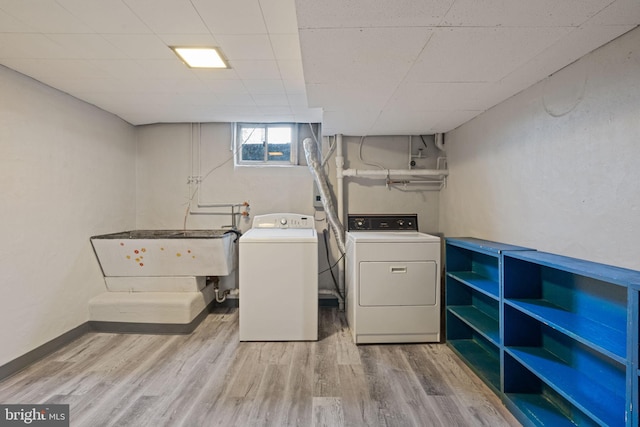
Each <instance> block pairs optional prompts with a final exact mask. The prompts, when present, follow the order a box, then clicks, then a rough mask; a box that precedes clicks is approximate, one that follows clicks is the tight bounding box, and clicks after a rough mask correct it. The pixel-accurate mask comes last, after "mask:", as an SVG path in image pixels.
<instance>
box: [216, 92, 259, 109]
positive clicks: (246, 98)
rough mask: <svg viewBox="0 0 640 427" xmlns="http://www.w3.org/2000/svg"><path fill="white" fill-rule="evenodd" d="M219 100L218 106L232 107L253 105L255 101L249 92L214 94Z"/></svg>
mask: <svg viewBox="0 0 640 427" xmlns="http://www.w3.org/2000/svg"><path fill="white" fill-rule="evenodd" d="M216 97H217V98H218V100H219V105H220V106H232V107H255V105H256V102H255V101H254V100H253V97H251V95H249V94H237V93H234V94H227V93H220V94H216Z"/></svg>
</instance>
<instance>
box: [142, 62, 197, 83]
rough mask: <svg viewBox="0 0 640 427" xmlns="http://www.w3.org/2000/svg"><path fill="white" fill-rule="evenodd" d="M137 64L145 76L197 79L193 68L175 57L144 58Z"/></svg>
mask: <svg viewBox="0 0 640 427" xmlns="http://www.w3.org/2000/svg"><path fill="white" fill-rule="evenodd" d="M138 66H139V67H140V69H142V72H143V73H144V74H145V75H146V76H147V78H155V79H178V80H184V79H189V80H199V79H198V76H197V74H196V73H194V72H193V71H194V70H193V69H191V68H189V67H187V66H186V65H185V64H183V63H182V62H180V61H179V60H178V59H177V58H175V59H173V58H172V59H145V60H140V61H138Z"/></svg>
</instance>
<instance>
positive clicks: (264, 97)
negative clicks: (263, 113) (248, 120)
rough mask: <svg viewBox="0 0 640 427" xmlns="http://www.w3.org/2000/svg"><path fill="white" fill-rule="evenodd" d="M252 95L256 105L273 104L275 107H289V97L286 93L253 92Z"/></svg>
mask: <svg viewBox="0 0 640 427" xmlns="http://www.w3.org/2000/svg"><path fill="white" fill-rule="evenodd" d="M251 96H252V97H253V100H254V101H255V103H256V105H259V106H261V107H265V106H269V105H272V106H274V107H284V106H286V107H289V98H287V95H286V94H284V93H278V94H260V93H258V94H256V93H252V94H251Z"/></svg>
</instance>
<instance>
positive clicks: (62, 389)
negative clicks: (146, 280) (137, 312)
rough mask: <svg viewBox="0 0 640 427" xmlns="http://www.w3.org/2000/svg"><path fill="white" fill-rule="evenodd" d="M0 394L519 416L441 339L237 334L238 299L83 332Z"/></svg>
mask: <svg viewBox="0 0 640 427" xmlns="http://www.w3.org/2000/svg"><path fill="white" fill-rule="evenodd" d="M0 402H1V403H21V404H39V403H65V404H69V405H70V418H71V426H87V427H89V426H90V427H97V426H136V427H144V426H154V427H157V426H171V427H173V426H188V427H191V426H194V427H198V426H262V425H264V426H447V427H449V426H491V427H497V426H512V425H520V424H518V422H517V421H516V420H515V419H514V418H513V416H512V415H511V414H510V413H509V412H508V411H507V409H506V408H505V407H504V406H503V405H502V403H501V402H500V400H499V398H498V397H496V396H495V395H494V394H493V393H492V392H491V391H490V390H489V389H488V388H487V387H486V386H485V385H484V384H483V383H482V382H481V381H480V380H479V379H478V378H477V377H475V375H474V374H473V373H471V371H470V370H469V369H468V368H467V367H466V366H464V365H463V364H462V362H460V361H459V359H458V358H457V356H456V355H454V354H453V353H452V351H451V350H450V349H449V348H448V347H447V346H446V345H443V344H403V345H395V344H394V345H390V344H385V345H361V346H356V345H354V344H353V341H352V339H351V335H350V334H349V329H348V326H347V324H346V322H345V319H344V313H341V312H339V311H337V310H336V309H335V308H322V309H321V310H320V339H319V341H317V342H264V343H253V342H243V343H241V342H239V341H238V310H237V309H230V308H218V309H216V310H215V311H214V312H213V313H211V314H209V315H208V316H207V318H206V319H205V320H204V321H203V322H202V323H201V324H200V325H199V326H198V328H197V329H196V330H195V331H194V332H193V333H192V334H190V335H137V334H106V333H93V332H92V333H88V334H86V335H84V336H82V337H81V338H79V339H77V340H76V341H74V342H72V343H71V344H69V345H67V346H65V347H64V348H62V349H60V350H59V351H57V352H55V353H54V354H52V355H50V356H48V357H47V358H45V359H43V360H41V361H39V362H37V363H35V364H33V365H31V366H29V367H28V368H27V369H25V370H23V371H22V372H19V373H18V374H16V375H14V376H12V377H10V378H7V379H5V380H4V381H2V382H0Z"/></svg>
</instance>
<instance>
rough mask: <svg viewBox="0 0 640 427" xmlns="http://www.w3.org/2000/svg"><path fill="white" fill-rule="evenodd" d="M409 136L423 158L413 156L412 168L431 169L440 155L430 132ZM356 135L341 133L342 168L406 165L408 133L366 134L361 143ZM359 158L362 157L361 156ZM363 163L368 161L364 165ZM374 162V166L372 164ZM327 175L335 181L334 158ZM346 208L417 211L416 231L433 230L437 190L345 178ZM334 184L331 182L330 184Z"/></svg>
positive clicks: (369, 211) (357, 211) (354, 210)
mask: <svg viewBox="0 0 640 427" xmlns="http://www.w3.org/2000/svg"><path fill="white" fill-rule="evenodd" d="M424 141H425V143H426V146H425V145H423V143H422V140H421V138H420V137H419V136H412V142H411V146H412V151H413V154H414V155H417V153H418V148H422V149H423V153H424V154H423V155H424V156H425V158H423V159H417V158H416V159H414V160H415V162H416V165H415V168H416V169H420V168H422V169H435V167H436V161H437V158H438V156H442V155H444V153H442V152H440V151H439V150H438V149H437V148H436V147H435V145H434V144H433V136H425V138H424ZM360 143H361V137H360V136H344V137H343V144H344V145H345V147H346V152H345V166H344V167H345V168H351V169H380V168H379V167H377V166H382V167H383V168H384V169H407V168H408V167H409V137H408V136H368V137H366V138H365V139H364V143H363V144H362V149H360V147H361V144H360ZM361 158H362V160H361ZM366 163H369V164H368V165H367V164H366ZM376 165H377V166H376ZM329 166H330V176H331V180H332V182H335V162H334V161H333V158H332V159H331V161H330V163H329ZM344 182H345V184H346V185H345V196H346V198H347V203H346V210H347V212H348V213H350V214H414V213H415V214H418V226H419V228H420V231H423V232H426V233H429V232H432V233H436V232H438V231H439V225H438V219H439V218H438V206H439V205H438V194H439V192H438V191H424V190H425V189H427V188H433V187H427V186H425V185H414V184H409V185H406V186H405V185H401V184H399V185H393V186H390V187H387V186H386V185H385V179H384V178H383V179H382V180H372V179H368V178H354V177H351V178H345V179H344ZM334 185H335V184H334Z"/></svg>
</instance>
